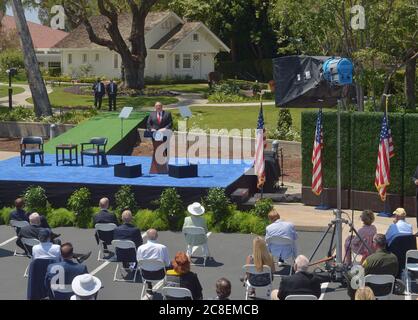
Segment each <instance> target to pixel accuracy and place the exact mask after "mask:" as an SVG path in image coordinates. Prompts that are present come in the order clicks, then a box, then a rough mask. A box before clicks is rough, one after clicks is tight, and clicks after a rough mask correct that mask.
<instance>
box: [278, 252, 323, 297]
mask: <svg viewBox="0 0 418 320" xmlns="http://www.w3.org/2000/svg"><path fill="white" fill-rule="evenodd" d="M308 268H309V260H308V258H306V257H305V256H302V255H300V256H298V257H297V258H296V260H295V265H294V270H295V274H292V275H291V276H288V277H284V278H282V281H281V282H280V287H279V290H273V292H272V293H271V298H272V299H273V300H285V299H286V297H287V296H290V295H313V296H316V297H317V298H319V297H320V296H321V280H320V279H319V278H318V277H317V276H316V275H315V274H313V273H310V272H308Z"/></svg>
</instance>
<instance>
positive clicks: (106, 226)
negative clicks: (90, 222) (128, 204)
mask: <svg viewBox="0 0 418 320" xmlns="http://www.w3.org/2000/svg"><path fill="white" fill-rule="evenodd" d="M116 228H117V226H116V224H114V223H96V225H95V226H94V229H95V230H96V234H97V238H98V239H99V253H98V254H97V261H105V259H104V256H103V255H102V251H104V246H103V244H104V241H102V240H101V239H100V236H99V231H103V232H111V231H113V230H115V229H116Z"/></svg>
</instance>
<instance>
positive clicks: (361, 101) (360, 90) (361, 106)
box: [356, 84, 364, 112]
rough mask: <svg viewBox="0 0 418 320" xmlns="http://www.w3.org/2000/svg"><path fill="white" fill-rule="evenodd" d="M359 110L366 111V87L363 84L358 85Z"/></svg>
mask: <svg viewBox="0 0 418 320" xmlns="http://www.w3.org/2000/svg"><path fill="white" fill-rule="evenodd" d="M356 94H357V106H358V111H361V112H363V111H364V89H363V86H362V85H361V84H357V85H356Z"/></svg>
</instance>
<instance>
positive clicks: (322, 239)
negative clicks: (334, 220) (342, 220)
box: [309, 223, 335, 261]
mask: <svg viewBox="0 0 418 320" xmlns="http://www.w3.org/2000/svg"><path fill="white" fill-rule="evenodd" d="M332 226H333V225H332V224H331V223H330V224H329V225H328V229H327V230H326V231H325V232H324V234H323V235H322V238H321V240H319V242H318V245H317V246H316V248H315V250H314V252H313V253H312V255H311V257H310V258H309V261H312V259H313V258H314V257H315V255H316V253H317V252H318V250H319V247H320V246H321V245H322V242H324V240H325V238H326V236H327V234H328V232H329V231H330V230H331V228H332ZM334 230H335V228H334Z"/></svg>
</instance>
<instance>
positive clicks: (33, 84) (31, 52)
mask: <svg viewBox="0 0 418 320" xmlns="http://www.w3.org/2000/svg"><path fill="white" fill-rule="evenodd" d="M13 14H14V16H15V19H16V28H17V31H18V33H19V35H20V40H21V44H22V49H23V57H24V61H25V67H26V74H27V76H28V82H29V87H30V90H31V92H32V98H33V104H34V109H35V114H36V116H38V117H42V116H52V110H51V104H50V102H49V97H48V93H47V91H46V87H45V83H44V81H43V79H42V75H41V71H40V69H39V64H38V59H37V58H36V54H35V49H34V47H33V42H32V37H31V35H30V33H29V28H28V25H27V22H26V18H25V11H24V9H23V6H22V2H21V1H20V0H13Z"/></svg>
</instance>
